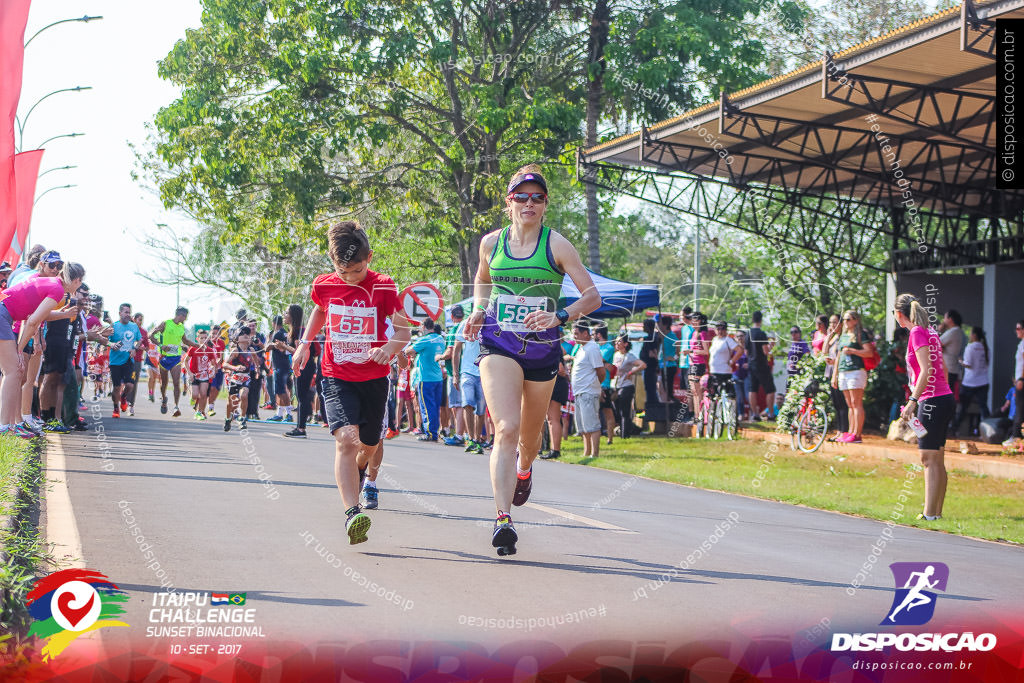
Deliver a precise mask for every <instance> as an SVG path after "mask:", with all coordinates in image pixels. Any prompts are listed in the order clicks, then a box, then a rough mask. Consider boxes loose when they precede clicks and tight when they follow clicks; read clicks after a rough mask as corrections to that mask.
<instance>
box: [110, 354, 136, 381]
mask: <svg viewBox="0 0 1024 683" xmlns="http://www.w3.org/2000/svg"><path fill="white" fill-rule="evenodd" d="M110 382H111V384H113V385H114V386H115V387H116V386H117V385H119V384H134V383H135V363H133V362H132V361H130V360H129V361H128V362H127V363H125V364H123V365H111V366H110Z"/></svg>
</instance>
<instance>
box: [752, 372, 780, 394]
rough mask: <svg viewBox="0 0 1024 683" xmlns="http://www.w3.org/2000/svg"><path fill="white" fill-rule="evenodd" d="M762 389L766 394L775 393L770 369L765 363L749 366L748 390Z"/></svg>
mask: <svg viewBox="0 0 1024 683" xmlns="http://www.w3.org/2000/svg"><path fill="white" fill-rule="evenodd" d="M761 388H763V389H764V393H766V394H774V393H775V378H774V377H772V370H771V368H769V367H768V366H767V365H751V366H750V392H751V393H754V392H756V391H757V390H758V389H761Z"/></svg>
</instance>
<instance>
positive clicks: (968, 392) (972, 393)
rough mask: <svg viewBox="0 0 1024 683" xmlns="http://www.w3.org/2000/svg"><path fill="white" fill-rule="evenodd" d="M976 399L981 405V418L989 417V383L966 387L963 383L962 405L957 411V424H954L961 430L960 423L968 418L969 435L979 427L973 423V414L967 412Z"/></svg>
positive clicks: (961, 386) (961, 387) (961, 389)
mask: <svg viewBox="0 0 1024 683" xmlns="http://www.w3.org/2000/svg"><path fill="white" fill-rule="evenodd" d="M975 399H977V401H978V406H979V407H981V419H982V420H984V419H985V418H987V417H988V403H986V401H987V399H988V385H987V384H986V385H984V386H980V387H965V386H963V385H962V384H961V385H960V405H959V409H958V411H957V416H956V424H955V425H954V426H955V427H956V431H959V430H960V423H961V422H963V421H964V419H965V418H966V419H967V434H968V436H970V435H971V434H973V433H974V430H975V429H976V428H977V427H976V426H975V425H974V424H971V423H972V422H973V419H972V418H971V414H970V413H969V412H967V411H968V410H970V408H971V402H972V401H974V400H975Z"/></svg>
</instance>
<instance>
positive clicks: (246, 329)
mask: <svg viewBox="0 0 1024 683" xmlns="http://www.w3.org/2000/svg"><path fill="white" fill-rule="evenodd" d="M243 334H252V330H251V329H249V326H248V325H242V327H240V328H239V329H238V336H239V337H241V336H242V335H243Z"/></svg>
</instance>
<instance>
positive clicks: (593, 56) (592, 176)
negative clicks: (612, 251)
mask: <svg viewBox="0 0 1024 683" xmlns="http://www.w3.org/2000/svg"><path fill="white" fill-rule="evenodd" d="M610 18H611V15H610V12H609V9H608V0H595V2H594V12H593V14H592V15H591V18H590V37H589V40H588V45H587V54H588V55H589V59H588V60H587V133H586V139H585V141H584V142H585V144H586V146H587V147H592V146H594V145H596V144H597V120H598V119H599V118H600V116H601V99H602V95H603V94H604V71H605V61H604V49H605V46H606V45H607V44H608V25H609V21H610ZM595 180H597V169H596V168H594V167H590V168H588V169H587V171H586V173H585V174H584V183H585V187H584V189H585V191H586V196H587V262H588V263H589V265H590V269H591V270H592V271H594V272H595V273H600V272H601V234H600V221H599V215H598V206H597V186H596V185H594V181H595Z"/></svg>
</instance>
